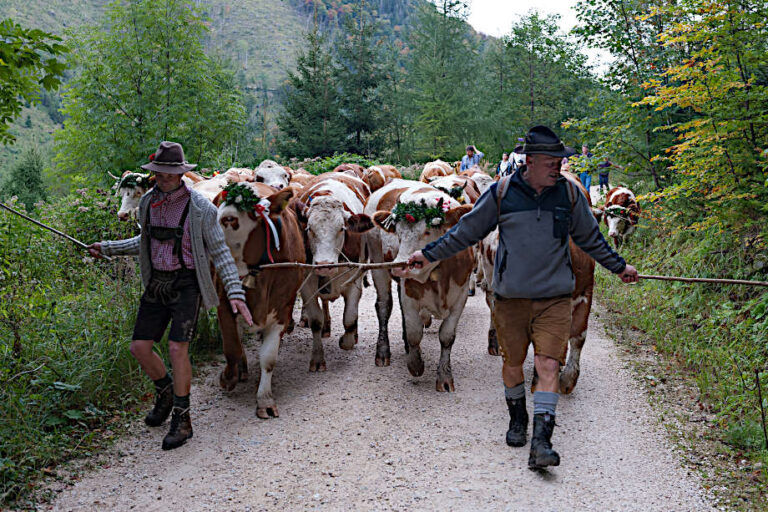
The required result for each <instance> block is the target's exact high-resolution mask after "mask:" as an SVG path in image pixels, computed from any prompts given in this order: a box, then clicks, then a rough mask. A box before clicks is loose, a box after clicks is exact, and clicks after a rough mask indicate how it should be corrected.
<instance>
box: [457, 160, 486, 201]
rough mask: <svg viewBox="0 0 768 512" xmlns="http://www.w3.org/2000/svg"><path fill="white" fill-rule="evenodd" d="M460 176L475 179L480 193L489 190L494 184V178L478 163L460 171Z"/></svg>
mask: <svg viewBox="0 0 768 512" xmlns="http://www.w3.org/2000/svg"><path fill="white" fill-rule="evenodd" d="M459 176H463V177H466V178H469V179H471V180H472V181H474V182H475V185H477V189H478V190H479V191H480V194H482V193H483V192H485V191H486V190H488V188H489V187H490V186H491V185H492V184H493V178H492V177H491V176H490V175H489V174H488V173H487V172H485V171H484V170H482V169H481V168H480V166H477V165H473V166H472V167H470V168H469V169H467V170H466V171H462V172H461V173H459Z"/></svg>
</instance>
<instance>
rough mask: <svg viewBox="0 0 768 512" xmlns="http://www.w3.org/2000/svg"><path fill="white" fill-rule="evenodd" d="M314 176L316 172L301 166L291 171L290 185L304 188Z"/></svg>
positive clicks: (295, 187)
mask: <svg viewBox="0 0 768 512" xmlns="http://www.w3.org/2000/svg"><path fill="white" fill-rule="evenodd" d="M314 177H315V175H314V174H312V173H310V172H308V171H306V170H304V169H302V168H299V169H296V170H295V171H293V173H291V181H290V185H291V186H292V187H294V189H299V188H304V187H305V186H306V185H307V184H308V183H309V182H310V181H312V179H313V178H314Z"/></svg>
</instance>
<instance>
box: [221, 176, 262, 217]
mask: <svg viewBox="0 0 768 512" xmlns="http://www.w3.org/2000/svg"><path fill="white" fill-rule="evenodd" d="M221 197H222V199H223V200H224V204H226V205H232V206H234V207H235V208H236V209H237V210H239V211H241V212H251V211H253V210H255V209H256V205H258V204H259V203H260V202H261V200H262V199H261V198H260V197H259V196H258V194H256V192H255V191H254V190H253V189H252V188H251V187H249V186H248V185H246V184H244V183H230V184H229V185H227V186H226V187H224V190H223V191H222V193H221Z"/></svg>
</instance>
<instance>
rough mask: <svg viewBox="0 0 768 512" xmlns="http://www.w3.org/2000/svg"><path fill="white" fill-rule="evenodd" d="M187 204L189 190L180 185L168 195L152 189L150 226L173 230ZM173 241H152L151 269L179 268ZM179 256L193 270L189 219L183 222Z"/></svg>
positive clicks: (193, 260) (167, 269)
mask: <svg viewBox="0 0 768 512" xmlns="http://www.w3.org/2000/svg"><path fill="white" fill-rule="evenodd" d="M188 202H189V189H188V188H187V186H186V185H185V184H184V183H182V184H181V186H180V187H179V188H177V189H176V190H174V191H173V192H170V193H168V194H166V193H164V192H161V191H160V190H159V189H158V188H157V187H155V188H154V189H153V192H152V198H151V202H150V205H149V206H150V207H149V219H150V224H152V225H153V226H161V227H166V228H175V227H177V226H178V225H179V221H181V214H182V213H184V208H185V207H186V206H187V203H188ZM174 243H175V240H173V239H171V240H156V239H154V238H153V239H152V243H151V248H152V268H154V269H157V270H164V271H169V270H178V269H180V268H181V265H180V264H179V260H178V259H177V258H176V255H175V254H173V244H174ZM181 255H182V257H183V258H184V266H185V267H187V268H189V269H193V268H195V259H194V258H193V257H192V240H191V238H190V236H189V217H187V219H186V220H185V221H184V236H183V237H182V238H181Z"/></svg>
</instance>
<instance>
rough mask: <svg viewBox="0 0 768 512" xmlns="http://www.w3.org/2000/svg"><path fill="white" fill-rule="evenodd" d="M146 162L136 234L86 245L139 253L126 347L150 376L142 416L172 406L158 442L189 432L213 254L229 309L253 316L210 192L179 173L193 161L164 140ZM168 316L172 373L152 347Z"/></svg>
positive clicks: (211, 298)
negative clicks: (148, 182) (192, 349)
mask: <svg viewBox="0 0 768 512" xmlns="http://www.w3.org/2000/svg"><path fill="white" fill-rule="evenodd" d="M150 160H151V161H150V163H148V164H145V165H142V166H141V167H142V169H145V170H148V171H152V172H153V173H154V175H155V179H156V184H155V186H154V188H152V189H151V190H150V191H149V192H147V193H146V194H145V195H144V196H143V197H142V198H141V200H140V201H139V225H140V226H141V234H140V235H138V236H136V237H134V238H130V239H128V240H117V241H109V242H100V243H95V244H92V245H90V246H89V251H90V253H91V254H92V255H93V256H95V257H101V255H102V254H105V255H107V256H117V255H126V256H128V255H130V256H139V263H140V267H141V277H142V281H143V283H144V294H143V295H142V296H141V302H140V304H139V313H138V315H137V318H136V325H135V327H134V330H133V341H132V342H131V354H133V355H134V357H135V358H136V359H137V360H138V361H139V364H140V365H141V368H142V369H143V370H144V372H145V373H146V374H147V375H148V376H149V378H150V379H152V380H153V381H154V383H155V392H156V393H155V406H154V408H153V409H152V410H151V411H150V412H149V414H147V416H146V418H144V421H145V423H146V424H147V425H149V426H150V427H158V426H160V425H162V424H163V422H165V420H166V419H167V418H168V416H169V415H171V413H173V415H172V416H171V426H170V429H169V431H168V435H166V436H165V438H164V439H163V445H162V447H163V450H170V449H173V448H176V447H179V446H181V445H182V444H184V443H185V442H186V440H187V439H189V438H191V437H192V421H191V419H190V415H189V391H190V387H191V383H192V366H191V364H190V361H189V353H188V347H189V342H190V341H191V339H192V335H193V334H194V331H195V327H196V324H197V313H198V311H199V310H200V304H201V302H202V304H203V305H204V306H205V307H206V309H210V308H212V307H214V306H217V305H218V303H219V297H218V294H217V293H216V289H215V287H214V284H213V280H212V279H211V272H210V270H209V268H210V267H209V261H212V262H213V265H214V267H216V272H217V274H218V277H219V279H220V280H221V283H222V284H223V286H224V289H225V290H226V292H227V298H228V299H229V302H230V306H231V307H232V311H233V312H234V313H235V314H237V313H240V314H241V315H242V316H243V319H244V320H245V321H246V322H247V323H248V325H251V324H252V320H251V313H250V311H249V310H248V307H247V306H246V303H245V292H244V291H243V288H242V286H241V285H240V278H239V275H238V273H237V267H236V266H235V261H234V259H233V258H232V254H231V253H230V251H229V248H228V247H227V244H226V242H225V240H224V232H223V231H222V230H221V226H220V225H219V223H218V220H217V213H218V212H217V209H216V207H215V206H214V205H213V203H211V202H210V201H209V200H208V199H206V198H205V197H203V196H202V195H200V194H198V193H197V192H195V191H194V190H190V189H188V188H187V186H186V185H185V184H184V183H183V182H182V181H181V178H182V176H183V174H184V173H185V172H187V171H189V170H191V169H193V168H195V167H196V166H195V165H192V164H189V163H187V162H186V160H185V159H184V150H183V148H182V147H181V144H178V143H176V142H162V143H161V144H160V147H159V148H158V149H157V152H156V153H154V154H153V155H152V156H150ZM168 322H171V330H170V333H169V335H168V353H169V356H170V359H171V366H172V368H173V378H171V376H170V375H169V374H168V372H167V371H166V368H165V364H164V363H163V360H162V359H161V358H160V357H159V356H158V355H157V354H156V353H155V352H154V351H153V350H152V347H153V345H154V344H155V343H157V342H159V341H160V339H161V338H162V337H163V334H164V333H165V329H166V327H167V326H168Z"/></svg>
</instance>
